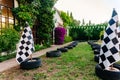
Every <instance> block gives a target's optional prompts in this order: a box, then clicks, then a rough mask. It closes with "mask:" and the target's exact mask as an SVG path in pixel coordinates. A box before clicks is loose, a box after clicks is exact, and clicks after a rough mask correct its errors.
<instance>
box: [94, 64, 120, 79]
mask: <svg viewBox="0 0 120 80" xmlns="http://www.w3.org/2000/svg"><path fill="white" fill-rule="evenodd" d="M115 68H116V67H115ZM95 73H96V75H97V76H98V77H99V78H101V79H102V80H120V71H110V70H103V69H102V68H101V67H100V66H99V65H98V64H97V65H96V67H95Z"/></svg>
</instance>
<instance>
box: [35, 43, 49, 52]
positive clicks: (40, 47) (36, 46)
mask: <svg viewBox="0 0 120 80" xmlns="http://www.w3.org/2000/svg"><path fill="white" fill-rule="evenodd" d="M45 48H47V46H41V45H39V44H36V45H35V51H39V50H41V49H45Z"/></svg>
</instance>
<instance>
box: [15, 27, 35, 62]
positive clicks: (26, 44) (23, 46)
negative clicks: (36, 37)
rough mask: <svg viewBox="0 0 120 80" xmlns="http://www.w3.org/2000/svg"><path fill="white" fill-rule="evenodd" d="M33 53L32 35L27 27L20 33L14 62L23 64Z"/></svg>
mask: <svg viewBox="0 0 120 80" xmlns="http://www.w3.org/2000/svg"><path fill="white" fill-rule="evenodd" d="M33 51H34V41H33V35H32V31H31V29H30V27H29V26H27V27H25V28H24V31H23V33H22V36H21V39H20V42H19V45H18V49H17V55H16V60H17V62H18V63H19V64H20V63H21V62H23V61H24V60H25V59H27V57H28V56H29V55H31V54H32V52H33Z"/></svg>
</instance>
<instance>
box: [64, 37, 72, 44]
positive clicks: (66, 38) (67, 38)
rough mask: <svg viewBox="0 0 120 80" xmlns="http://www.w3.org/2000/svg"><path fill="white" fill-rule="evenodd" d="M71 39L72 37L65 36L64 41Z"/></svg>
mask: <svg viewBox="0 0 120 80" xmlns="http://www.w3.org/2000/svg"><path fill="white" fill-rule="evenodd" d="M71 41H72V37H71V36H65V39H64V42H65V43H67V42H71Z"/></svg>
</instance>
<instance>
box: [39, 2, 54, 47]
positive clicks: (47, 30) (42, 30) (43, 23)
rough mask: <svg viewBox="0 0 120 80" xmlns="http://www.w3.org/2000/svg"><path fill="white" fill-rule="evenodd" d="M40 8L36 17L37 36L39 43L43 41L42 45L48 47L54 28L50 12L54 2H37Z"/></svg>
mask: <svg viewBox="0 0 120 80" xmlns="http://www.w3.org/2000/svg"><path fill="white" fill-rule="evenodd" d="M39 1H40V3H41V6H39V11H38V13H39V14H38V15H37V25H38V26H39V27H38V30H37V35H38V37H39V39H41V41H44V43H43V45H45V46H50V45H51V42H52V36H51V34H52V31H53V28H54V22H53V14H54V11H53V10H52V8H53V6H54V4H55V0H39Z"/></svg>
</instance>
